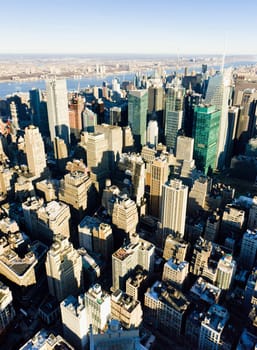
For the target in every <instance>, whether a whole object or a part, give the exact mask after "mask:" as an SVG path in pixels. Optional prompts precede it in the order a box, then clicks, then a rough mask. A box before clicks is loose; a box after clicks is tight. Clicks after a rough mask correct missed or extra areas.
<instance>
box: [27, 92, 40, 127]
mask: <svg viewBox="0 0 257 350" xmlns="http://www.w3.org/2000/svg"><path fill="white" fill-rule="evenodd" d="M29 103H30V108H31V113H32V122H33V124H34V125H36V126H39V125H40V122H41V120H40V92H39V90H38V89H32V90H30V91H29Z"/></svg>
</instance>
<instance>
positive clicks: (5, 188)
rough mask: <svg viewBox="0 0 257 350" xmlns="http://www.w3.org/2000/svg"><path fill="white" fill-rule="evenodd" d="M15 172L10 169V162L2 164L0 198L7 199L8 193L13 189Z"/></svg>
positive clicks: (0, 170)
mask: <svg viewBox="0 0 257 350" xmlns="http://www.w3.org/2000/svg"><path fill="white" fill-rule="evenodd" d="M14 176H15V173H14V172H13V170H12V169H10V167H9V165H8V164H4V163H3V164H2V165H1V166H0V193H1V195H0V198H1V200H2V199H6V197H7V196H8V193H9V192H10V191H11V190H12V183H13V180H14Z"/></svg>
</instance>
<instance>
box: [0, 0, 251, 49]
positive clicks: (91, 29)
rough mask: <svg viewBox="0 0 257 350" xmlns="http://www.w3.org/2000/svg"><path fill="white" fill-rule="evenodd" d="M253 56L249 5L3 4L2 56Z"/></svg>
mask: <svg viewBox="0 0 257 350" xmlns="http://www.w3.org/2000/svg"><path fill="white" fill-rule="evenodd" d="M224 49H225V51H226V54H254V55H255V54H257V1H256V0H248V1H242V0H234V1H233V0H223V1H222V0H213V1H211V0H192V1H189V0H176V1H174V0H126V1H124V0H120V1H117V0H94V1H88V0H70V1H67V0H10V1H8V2H7V0H6V1H5V0H3V1H1V4H0V54H1V53H85V54H86V53H154V54H179V55H182V54H200V53H202V54H222V53H223V51H224Z"/></svg>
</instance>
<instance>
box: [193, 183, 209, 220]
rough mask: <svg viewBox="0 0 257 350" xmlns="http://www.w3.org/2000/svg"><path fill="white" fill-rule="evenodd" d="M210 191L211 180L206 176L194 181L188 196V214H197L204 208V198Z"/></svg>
mask: <svg viewBox="0 0 257 350" xmlns="http://www.w3.org/2000/svg"><path fill="white" fill-rule="evenodd" d="M210 190H211V179H210V178H209V177H207V176H200V177H199V178H198V179H196V180H195V182H194V184H193V187H192V189H191V191H190V193H189V196H188V213H189V214H190V215H195V214H197V213H198V212H199V211H200V210H204V209H205V208H206V198H207V195H208V193H209V192H210Z"/></svg>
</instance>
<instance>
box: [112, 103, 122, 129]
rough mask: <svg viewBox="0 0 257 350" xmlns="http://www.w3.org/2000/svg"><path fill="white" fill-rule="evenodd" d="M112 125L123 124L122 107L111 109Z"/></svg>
mask: <svg viewBox="0 0 257 350" xmlns="http://www.w3.org/2000/svg"><path fill="white" fill-rule="evenodd" d="M109 122H110V125H119V123H120V122H121V107H117V106H114V107H111V108H110V120H109Z"/></svg>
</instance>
